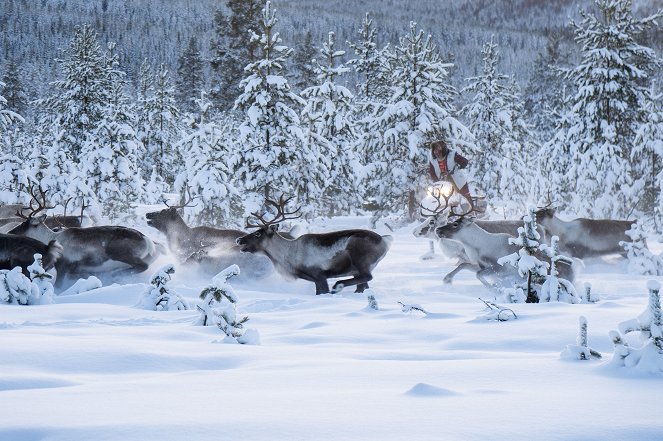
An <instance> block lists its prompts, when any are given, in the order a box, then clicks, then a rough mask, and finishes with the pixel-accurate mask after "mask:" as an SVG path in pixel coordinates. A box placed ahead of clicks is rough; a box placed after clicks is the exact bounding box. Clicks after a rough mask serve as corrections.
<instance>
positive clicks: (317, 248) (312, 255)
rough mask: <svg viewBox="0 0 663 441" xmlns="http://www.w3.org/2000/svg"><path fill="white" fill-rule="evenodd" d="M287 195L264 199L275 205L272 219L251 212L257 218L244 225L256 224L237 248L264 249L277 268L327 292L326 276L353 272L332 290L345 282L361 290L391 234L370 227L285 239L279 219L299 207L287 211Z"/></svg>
mask: <svg viewBox="0 0 663 441" xmlns="http://www.w3.org/2000/svg"><path fill="white" fill-rule="evenodd" d="M289 200H290V199H287V200H284V198H283V195H282V196H281V197H280V198H279V201H278V202H276V201H272V200H269V199H268V200H267V201H266V202H267V204H269V205H272V206H274V207H275V208H276V211H277V213H276V216H275V217H274V218H273V219H271V220H269V221H268V220H265V218H264V217H263V216H262V215H260V214H258V213H257V212H254V213H251V214H252V216H253V217H254V218H256V219H257V222H252V221H251V220H250V218H249V219H247V222H246V227H247V228H257V230H256V231H255V232H253V233H250V234H247V235H245V236H242V237H240V238H238V239H237V245H239V246H240V247H241V248H240V251H242V252H247V253H263V254H264V255H266V256H267V257H269V259H270V260H271V261H272V263H273V264H274V266H275V267H276V268H277V270H278V271H279V272H281V273H282V274H284V275H286V276H290V277H294V278H296V279H304V280H308V281H311V282H313V283H315V293H316V295H318V294H325V293H329V292H330V291H329V285H328V284H327V279H330V278H338V277H346V276H352V277H351V278H349V279H344V280H338V281H337V282H336V283H334V286H333V288H332V290H331V292H332V293H337V292H339V291H341V290H342V289H343V288H344V287H346V286H351V285H356V289H355V292H359V293H360V292H364V290H365V289H366V288H368V282H369V281H371V280H372V279H373V276H372V274H371V272H372V271H373V269H374V268H375V266H376V265H377V264H378V262H379V261H380V260H382V258H383V257H384V256H385V254H387V250H388V249H389V245H390V244H391V240H392V238H391V236H380V235H379V234H377V233H375V232H373V231H369V230H359V229H356V230H341V231H335V232H331V233H322V234H304V235H302V236H299V237H298V238H296V239H286V238H284V237H283V236H281V235H280V234H279V233H278V226H279V223H280V222H283V221H284V220H287V219H296V218H298V217H300V216H301V214H299V215H297V213H298V212H299V209H297V210H294V211H291V212H286V211H285V206H286V204H287V203H288V201H289Z"/></svg>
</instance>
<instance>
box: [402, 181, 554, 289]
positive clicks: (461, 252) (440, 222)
mask: <svg viewBox="0 0 663 441" xmlns="http://www.w3.org/2000/svg"><path fill="white" fill-rule="evenodd" d="M432 196H433V198H435V200H436V204H437V205H436V206H435V207H432V208H431V207H424V206H423V205H421V213H422V214H424V216H425V217H426V218H427V219H426V220H424V221H423V222H422V223H421V224H420V225H418V226H417V227H415V229H414V230H413V231H412V234H414V236H415V237H426V238H428V239H431V240H435V239H437V241H438V245H439V246H440V249H441V250H442V252H443V253H444V254H445V255H446V256H447V257H449V258H457V259H458V263H457V266H456V268H454V269H453V270H452V271H451V272H449V273H448V274H447V275H445V276H444V279H443V280H444V283H452V282H453V278H454V277H455V276H456V274H458V273H459V272H460V271H462V270H464V269H469V270H472V271H475V272H477V271H479V270H480V268H479V267H478V266H477V265H474V264H472V263H471V261H470V259H469V257H468V256H467V253H466V252H465V246H464V245H463V243H462V242H459V241H457V240H453V239H450V238H448V237H440V236H438V235H437V234H436V232H435V231H436V229H437V228H438V227H443V226H445V225H447V224H448V223H449V218H450V217H452V216H453V217H457V216H463V215H462V214H458V213H456V212H455V211H454V208H455V207H454V206H451V205H449V199H450V198H451V195H450V196H445V195H443V194H440V195H437V194H433V195H432ZM442 198H443V199H444V200H445V201H444V204H443V203H442V200H441V199H442ZM428 213H430V214H428ZM474 223H475V224H476V225H477V226H479V227H480V228H482V229H484V230H485V231H487V232H489V233H503V234H508V235H510V236H515V235H516V232H517V231H518V228H519V227H522V226H523V222H522V221H521V220H493V221H490V220H478V219H477V220H474ZM539 230H540V233H542V229H541V228H539Z"/></svg>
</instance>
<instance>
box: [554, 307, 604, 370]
mask: <svg viewBox="0 0 663 441" xmlns="http://www.w3.org/2000/svg"><path fill="white" fill-rule="evenodd" d="M579 322H580V329H579V330H578V337H577V338H576V344H575V345H566V348H564V351H562V354H561V357H562V358H565V359H568V360H591V359H592V358H601V353H600V352H598V351H595V350H594V349H592V348H590V347H589V346H587V319H586V318H585V317H583V316H580V319H579Z"/></svg>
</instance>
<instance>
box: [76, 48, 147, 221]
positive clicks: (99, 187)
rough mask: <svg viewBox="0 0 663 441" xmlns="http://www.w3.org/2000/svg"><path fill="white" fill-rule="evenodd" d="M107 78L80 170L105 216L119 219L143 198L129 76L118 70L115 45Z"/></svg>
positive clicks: (108, 65) (138, 146) (107, 64)
mask: <svg viewBox="0 0 663 441" xmlns="http://www.w3.org/2000/svg"><path fill="white" fill-rule="evenodd" d="M106 75H107V80H106V84H107V87H108V89H107V91H106V93H107V102H105V103H103V108H102V109H101V119H100V120H99V122H98V124H97V126H96V127H95V128H94V129H93V130H92V132H91V133H89V135H88V139H87V142H86V143H85V144H84V146H83V150H82V152H81V159H82V161H81V169H82V171H83V173H84V174H85V175H86V176H87V184H88V186H89V187H90V188H91V190H92V192H93V193H94V195H95V196H96V198H97V201H98V202H99V203H100V204H101V207H102V209H101V212H102V214H103V215H104V216H106V217H108V218H109V219H111V220H117V219H118V218H120V217H122V216H128V215H129V214H132V213H133V209H134V208H135V206H136V203H137V202H138V201H139V200H140V199H141V195H140V193H141V192H142V189H143V180H142V176H141V173H140V170H139V169H138V163H139V161H138V158H140V157H141V156H142V154H141V151H140V147H141V143H140V141H139V140H138V137H137V135H136V132H135V131H134V128H133V127H134V124H135V119H136V117H135V115H134V114H133V112H132V110H131V107H130V105H129V102H128V101H129V100H128V97H127V96H126V94H125V88H126V86H127V80H126V78H125V77H126V74H125V73H124V72H123V71H122V70H120V68H119V61H118V56H117V54H116V53H115V44H114V43H110V44H109V45H108V50H107V53H106Z"/></svg>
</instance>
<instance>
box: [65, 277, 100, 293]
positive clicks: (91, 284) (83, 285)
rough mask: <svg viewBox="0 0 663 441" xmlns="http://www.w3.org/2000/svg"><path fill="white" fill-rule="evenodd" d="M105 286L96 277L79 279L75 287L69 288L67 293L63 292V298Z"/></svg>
mask: <svg viewBox="0 0 663 441" xmlns="http://www.w3.org/2000/svg"><path fill="white" fill-rule="evenodd" d="M102 286H103V284H102V283H101V280H99V279H98V278H97V277H95V276H90V277H88V278H87V279H78V280H77V281H76V282H75V283H74V284H73V285H71V286H70V287H69V288H67V289H66V290H65V291H63V292H61V293H60V295H61V296H70V295H74V294H80V293H83V292H87V291H92V290H93V289H98V288H101V287H102Z"/></svg>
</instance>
